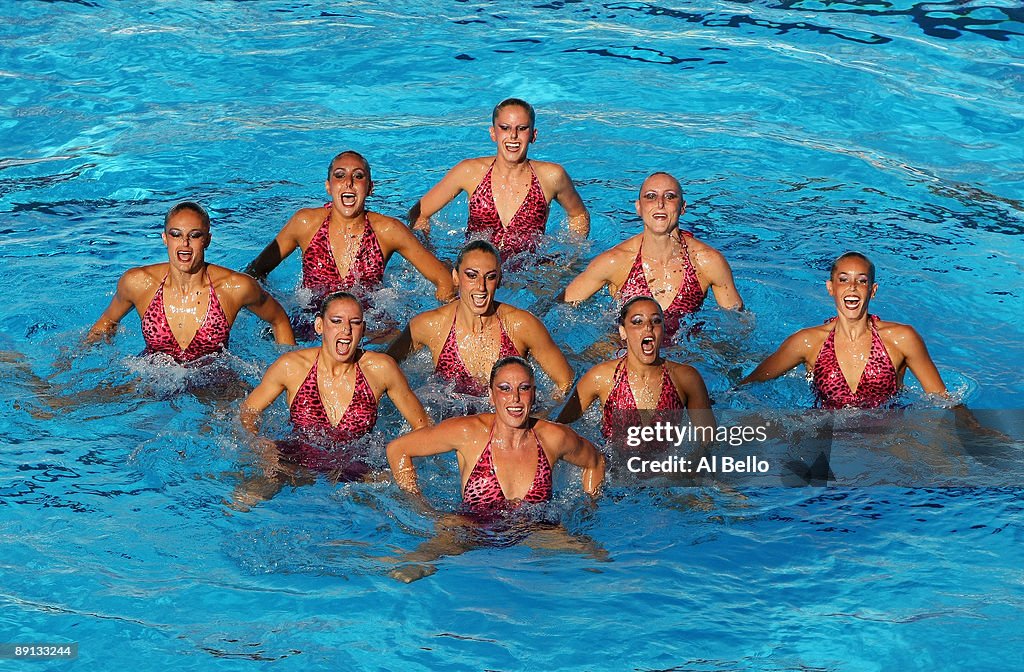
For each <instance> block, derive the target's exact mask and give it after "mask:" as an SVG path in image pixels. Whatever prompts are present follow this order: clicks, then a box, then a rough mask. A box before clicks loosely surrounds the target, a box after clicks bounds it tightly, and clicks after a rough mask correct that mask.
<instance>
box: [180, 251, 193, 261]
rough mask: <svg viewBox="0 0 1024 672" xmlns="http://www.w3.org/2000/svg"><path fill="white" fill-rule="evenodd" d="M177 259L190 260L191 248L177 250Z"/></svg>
mask: <svg viewBox="0 0 1024 672" xmlns="http://www.w3.org/2000/svg"><path fill="white" fill-rule="evenodd" d="M178 260H179V261H183V262H189V261H192V250H178Z"/></svg>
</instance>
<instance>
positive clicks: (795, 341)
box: [737, 327, 822, 385]
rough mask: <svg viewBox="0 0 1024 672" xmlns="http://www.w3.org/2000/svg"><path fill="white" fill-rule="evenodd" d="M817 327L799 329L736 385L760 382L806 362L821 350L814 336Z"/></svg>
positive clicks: (817, 339)
mask: <svg viewBox="0 0 1024 672" xmlns="http://www.w3.org/2000/svg"><path fill="white" fill-rule="evenodd" d="M816 331H818V328H817V327H811V328H809V329H801V330H800V331H798V332H796V333H795V334H793V335H792V336H790V337H789V338H787V339H786V340H785V341H783V342H782V345H780V346H779V349H778V350H776V351H775V352H773V353H772V354H771V355H769V356H768V357H767V358H766V359H765V360H764V361H763V362H761V363H760V364H758V365H757V368H755V369H754V370H753V371H751V372H750V374H748V375H747V376H746V377H745V378H744V379H743V380H741V381H740V382H739V383H737V384H738V385H746V384H747V383H761V382H764V381H766V380H774V379H775V378H778V377H779V376H781V375H782V374H784V373H786V372H787V371H789V370H790V369H794V368H796V367H797V366H799V365H800V364H807V363H809V362H811V361H812V358H813V357H815V356H816V353H817V352H818V350H821V343H822V340H821V339H820V338H816V335H815V332H816Z"/></svg>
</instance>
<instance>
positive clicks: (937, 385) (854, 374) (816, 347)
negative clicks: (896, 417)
mask: <svg viewBox="0 0 1024 672" xmlns="http://www.w3.org/2000/svg"><path fill="white" fill-rule="evenodd" d="M825 287H826V288H827V289H828V293H829V295H830V296H832V298H833V300H834V301H835V306H836V313H837V315H836V317H833V318H832V319H830V320H828V321H827V322H825V324H822V325H818V326H815V327H808V328H806V329H801V330H800V331H798V332H796V333H795V334H793V335H792V336H790V337H789V338H787V339H786V340H785V341H784V342H783V343H782V345H780V346H779V349H778V350H776V351H775V352H774V353H773V354H772V355H771V356H769V357H768V358H767V359H765V360H764V361H763V362H761V364H759V365H758V367H757V368H756V369H754V370H753V372H751V373H750V375H749V376H747V377H746V378H744V379H743V380H742V381H740V384H744V383H751V382H761V381H765V380H772V379H774V378H778V377H779V376H781V375H782V374H784V373H786V372H787V371H789V370H790V369H792V368H794V367H796V366H797V365H799V364H804V365H805V366H806V367H807V370H808V371H809V372H810V374H811V386H812V387H813V389H814V395H815V397H816V399H817V405H818V406H820V407H821V408H827V409H836V408H844V407H848V406H853V407H858V408H875V407H878V406H881V405H883V404H885V403H886V402H888V401H889V400H891V399H892V398H893V397H895V396H896V395H897V393H898V392H899V391H900V388H902V386H903V376H904V374H905V373H906V371H907V369H908V368H909V369H910V370H911V371H912V372H913V374H914V376H915V377H916V378H917V380H918V382H920V383H921V387H922V388H924V391H925V393H927V394H937V395H940V396H947V392H946V386H945V385H944V384H943V382H942V378H941V377H940V376H939V372H938V369H936V368H935V364H934V362H932V358H931V356H930V355H929V354H928V349H927V348H926V347H925V344H924V341H923V340H922V339H921V337H920V336H918V334H917V332H916V331H914V329H913V327H910V326H908V325H906V324H899V323H897V322H888V321H885V320H881V319H879V318H878V317H877V316H875V315H871V314H870V313H869V312H868V304H869V303H870V301H871V299H872V298H874V296H875V292H876V291H877V290H878V284H877V283H875V265H874V264H872V263H871V261H869V260H868V258H867V257H865V256H864V255H863V254H861V253H859V252H847V253H846V254H843V255H842V256H840V257H839V258H838V259H836V261H835V262H834V263H833V264H832V268H831V270H830V272H829V279H828V281H827V282H826V283H825Z"/></svg>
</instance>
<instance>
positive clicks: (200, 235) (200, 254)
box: [160, 209, 210, 272]
mask: <svg viewBox="0 0 1024 672" xmlns="http://www.w3.org/2000/svg"><path fill="white" fill-rule="evenodd" d="M160 237H161V239H162V240H163V241H164V245H166V246H167V259H168V261H169V263H170V264H171V265H172V266H174V267H175V268H177V269H179V270H181V271H184V272H194V271H195V270H196V269H199V268H202V267H203V264H205V263H206V248H207V247H208V246H209V245H210V227H209V226H207V224H206V223H205V222H204V221H203V218H202V217H201V216H200V215H199V213H198V212H196V211H195V210H190V209H182V210H179V211H178V212H176V213H174V215H173V216H172V217H171V218H170V220H169V221H168V222H167V225H166V226H165V227H164V232H163V233H162V234H161V236H160Z"/></svg>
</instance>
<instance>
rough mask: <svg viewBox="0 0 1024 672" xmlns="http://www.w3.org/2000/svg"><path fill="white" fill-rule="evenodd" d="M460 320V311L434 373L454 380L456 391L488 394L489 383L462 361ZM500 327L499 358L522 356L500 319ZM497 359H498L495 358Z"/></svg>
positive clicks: (481, 394)
mask: <svg viewBox="0 0 1024 672" xmlns="http://www.w3.org/2000/svg"><path fill="white" fill-rule="evenodd" d="M457 321H458V311H456V313H455V318H454V319H452V329H451V331H449V332H448V338H447V340H445V342H444V345H443V346H441V354H439V355H438V356H437V365H436V366H435V367H434V373H435V374H436V375H437V376H438V377H440V378H442V379H443V380H454V381H455V391H456V392H458V393H460V394H471V395H473V396H475V397H485V396H487V385H486V384H484V383H482V382H481V381H479V380H477V379H476V378H474V377H473V376H472V375H470V373H469V371H468V370H467V369H466V364H465V362H463V361H462V354H461V353H460V352H459V342H458V339H457V338H456V337H455V323H456V322H457ZM498 329H499V331H501V345H499V346H498V359H501V358H502V357H511V356H513V355H514V356H517V357H521V356H522V353H520V352H519V351H518V350H517V349H516V345H515V343H513V342H512V339H511V338H509V337H508V334H507V333H506V332H505V325H504V324H503V323H502V321H501V320H500V319H499V320H498ZM495 361H497V360H495Z"/></svg>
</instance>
